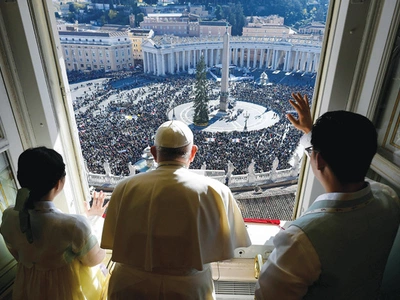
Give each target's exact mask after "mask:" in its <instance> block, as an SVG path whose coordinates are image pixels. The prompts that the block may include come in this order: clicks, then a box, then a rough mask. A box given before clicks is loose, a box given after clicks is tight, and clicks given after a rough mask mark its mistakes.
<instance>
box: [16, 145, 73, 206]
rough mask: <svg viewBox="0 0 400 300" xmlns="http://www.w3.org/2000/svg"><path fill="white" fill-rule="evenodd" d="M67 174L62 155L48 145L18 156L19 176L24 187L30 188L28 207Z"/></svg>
mask: <svg viewBox="0 0 400 300" xmlns="http://www.w3.org/2000/svg"><path fill="white" fill-rule="evenodd" d="M64 176H65V164H64V161H63V158H62V156H61V155H60V154H59V153H57V152H56V151H54V150H53V149H49V148H46V147H37V148H31V149H28V150H26V151H24V152H23V153H22V154H21V155H20V156H19V158H18V172H17V178H18V181H19V184H20V185H21V187H23V188H27V189H29V190H30V196H29V199H28V200H27V201H26V204H25V206H26V208H27V209H32V208H33V203H34V202H35V201H38V200H39V199H40V198H42V197H43V196H44V195H46V194H47V193H48V192H49V191H50V190H51V189H52V188H53V187H54V186H55V185H56V184H57V182H58V181H59V180H60V179H61V178H63V177H64Z"/></svg>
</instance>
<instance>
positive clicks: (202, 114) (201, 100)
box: [193, 55, 209, 126]
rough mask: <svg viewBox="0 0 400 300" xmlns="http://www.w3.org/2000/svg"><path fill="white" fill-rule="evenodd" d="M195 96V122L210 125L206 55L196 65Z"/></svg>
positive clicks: (200, 124)
mask: <svg viewBox="0 0 400 300" xmlns="http://www.w3.org/2000/svg"><path fill="white" fill-rule="evenodd" d="M194 88H195V97H194V103H193V107H194V115H193V123H194V124H195V125H199V126H206V125H208V101H209V99H208V93H207V90H208V87H207V78H206V63H205V61H204V56H203V55H202V56H201V57H200V60H199V62H198V63H197V66H196V83H195V86H194Z"/></svg>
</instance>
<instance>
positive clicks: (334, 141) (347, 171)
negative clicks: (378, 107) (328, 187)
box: [311, 111, 378, 183]
mask: <svg viewBox="0 0 400 300" xmlns="http://www.w3.org/2000/svg"><path fill="white" fill-rule="evenodd" d="M311 144H312V145H313V150H314V151H316V152H319V153H320V154H321V156H322V157H323V158H324V160H325V161H326V162H327V164H328V165H329V166H330V168H331V169H332V171H333V173H334V174H335V176H336V177H337V179H338V180H339V181H340V182H341V183H355V182H360V181H364V178H365V176H366V174H367V171H368V169H369V166H370V165H371V161H372V158H373V157H374V155H375V153H376V151H377V147H378V146H377V144H378V143H377V133H376V129H375V127H374V125H373V124H372V122H371V121H370V120H369V119H368V118H366V117H364V116H362V115H360V114H356V113H353V112H348V111H332V112H327V113H325V114H323V115H322V116H320V117H319V118H318V120H317V121H316V122H315V124H314V125H313V128H312V134H311Z"/></svg>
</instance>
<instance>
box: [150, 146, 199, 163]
mask: <svg viewBox="0 0 400 300" xmlns="http://www.w3.org/2000/svg"><path fill="white" fill-rule="evenodd" d="M190 146H191V144H189V145H187V146H183V147H179V148H166V147H160V146H156V148H157V152H158V155H159V156H161V157H162V159H163V160H170V161H172V160H176V159H177V158H189V157H190V150H191V149H192V147H190Z"/></svg>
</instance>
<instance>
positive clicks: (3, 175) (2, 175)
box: [0, 152, 17, 221]
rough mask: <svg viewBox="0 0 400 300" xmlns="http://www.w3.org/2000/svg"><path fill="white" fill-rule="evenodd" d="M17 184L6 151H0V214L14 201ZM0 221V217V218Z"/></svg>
mask: <svg viewBox="0 0 400 300" xmlns="http://www.w3.org/2000/svg"><path fill="white" fill-rule="evenodd" d="M16 194H17V185H16V183H15V179H14V177H13V174H12V170H11V167H10V164H9V162H8V158H7V154H6V152H3V153H0V214H1V215H2V212H3V211H4V210H5V209H6V208H7V207H8V206H10V205H13V204H14V203H15V197H16ZM0 221H1V218H0Z"/></svg>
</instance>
